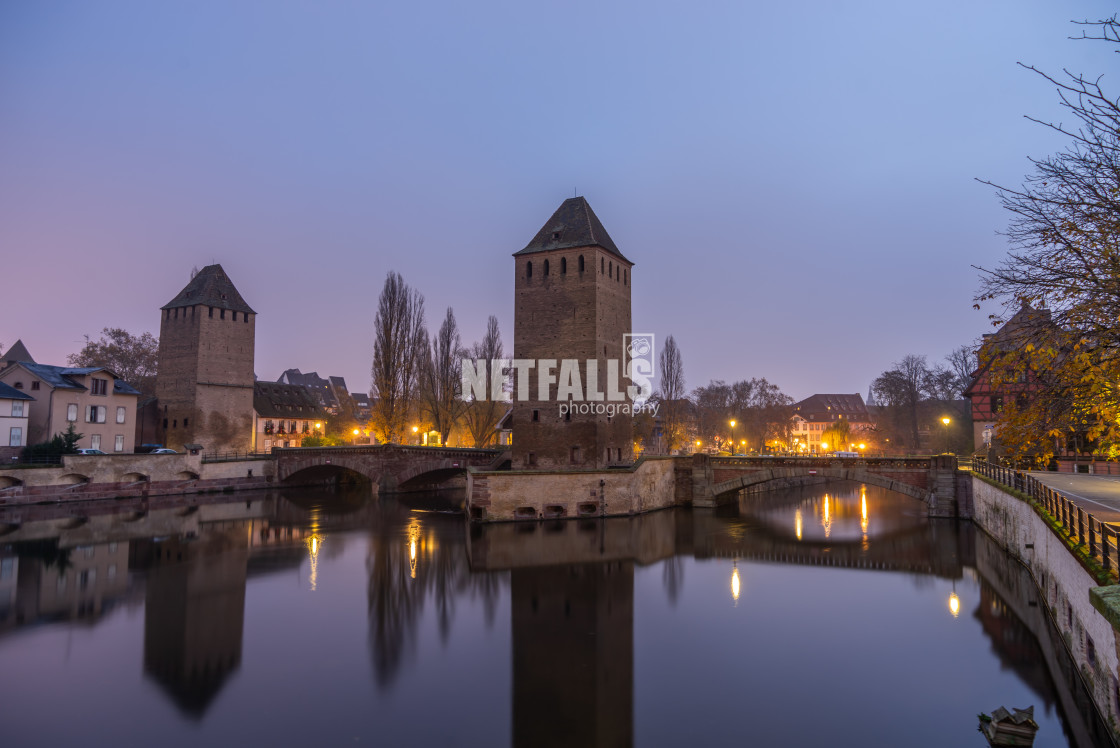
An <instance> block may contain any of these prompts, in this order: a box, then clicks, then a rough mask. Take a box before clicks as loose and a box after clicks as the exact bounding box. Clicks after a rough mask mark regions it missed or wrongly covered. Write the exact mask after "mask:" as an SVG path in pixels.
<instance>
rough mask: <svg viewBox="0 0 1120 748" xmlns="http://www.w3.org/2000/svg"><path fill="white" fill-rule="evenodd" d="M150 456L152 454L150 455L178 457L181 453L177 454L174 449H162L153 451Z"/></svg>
mask: <svg viewBox="0 0 1120 748" xmlns="http://www.w3.org/2000/svg"><path fill="white" fill-rule="evenodd" d="M148 454H150V455H177V454H179V453H178V452H176V451H175V450H174V449H166V448H160V449H153V450H152V451H151V452H149V453H148Z"/></svg>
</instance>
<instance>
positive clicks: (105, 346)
mask: <svg viewBox="0 0 1120 748" xmlns="http://www.w3.org/2000/svg"><path fill="white" fill-rule="evenodd" d="M85 338H86V343H85V345H84V346H82V349H81V350H80V351H78V352H77V353H72V354H70V355H69V356H67V357H66V362H67V363H68V364H70V365H71V366H104V367H105V368H106V369H109V370H110V371H112V372H113V373H114V374H116V375H117V376H118V377H120V378H121V379H123V380H124V381H126V382H128V383H129V384H130V385H132V386H133V387H135V388H136V389H138V390H140V391H141V392H143V393H144V394H146V395H151V394H154V393H155V385H156V364H157V361H158V360H159V340H158V339H157V338H156V337H155V336H154V335H152V334H151V333H148V332H145V333H141V334H140V335H132V334H130V333H129V332H128V331H127V330H122V329H121V328H119V327H106V328H105V329H103V330H102V331H101V337H100V338H98V339H97V340H91V339H90V337H89V336H88V335H86V336H85Z"/></svg>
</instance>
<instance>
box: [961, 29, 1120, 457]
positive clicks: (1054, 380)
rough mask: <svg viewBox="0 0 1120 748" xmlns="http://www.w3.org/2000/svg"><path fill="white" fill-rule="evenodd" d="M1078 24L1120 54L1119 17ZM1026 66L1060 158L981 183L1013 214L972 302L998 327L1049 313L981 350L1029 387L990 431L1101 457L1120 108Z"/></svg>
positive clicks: (1119, 221)
mask: <svg viewBox="0 0 1120 748" xmlns="http://www.w3.org/2000/svg"><path fill="white" fill-rule="evenodd" d="M1078 25H1079V26H1080V27H1081V35H1080V36H1079V37H1075V38H1077V39H1089V40H1096V41H1100V42H1104V43H1106V44H1109V45H1114V46H1115V45H1120V23H1118V22H1117V19H1116V16H1113V17H1111V18H1108V19H1105V20H1101V21H1094V22H1090V21H1086V22H1081V23H1078ZM1024 67H1026V68H1027V69H1028V70H1031V71H1033V72H1034V73H1037V74H1038V75H1039V76H1041V77H1042V78H1043V79H1044V80H1046V81H1047V82H1048V83H1050V84H1052V85H1054V86H1055V87H1056V88H1057V93H1058V98H1059V101H1060V103H1061V106H1062V107H1063V108H1064V109H1065V110H1066V112H1068V113H1069V115H1070V120H1068V121H1067V122H1065V123H1053V122H1045V121H1041V120H1037V119H1034V118H1031V117H1028V119H1031V120H1032V121H1034V122H1038V123H1039V124H1041V125H1043V126H1045V127H1048V128H1050V129H1052V130H1054V131H1055V132H1057V133H1059V134H1061V135H1063V136H1064V137H1065V138H1066V139H1067V145H1066V147H1065V149H1064V150H1062V151H1060V152H1059V153H1056V154H1054V155H1051V156H1048V157H1045V158H1041V159H1034V158H1032V159H1030V161H1031V164H1032V166H1033V171H1032V172H1031V173H1030V174H1029V175H1028V176H1027V177H1025V179H1024V182H1023V184H1022V185H1020V186H1019V187H1006V186H1001V185H997V184H993V183H991V182H984V183H985V184H988V185H990V186H992V187H994V188H995V189H996V192H997V195H998V196H999V199H1000V201H1001V203H1002V204H1003V207H1004V208H1005V209H1006V210H1007V211H1008V212H1009V213H1010V214H1011V219H1010V223H1009V226H1008V229H1007V232H1006V235H1007V238H1008V241H1009V243H1010V250H1009V252H1008V255H1007V258H1006V259H1005V260H1004V261H1003V262H1001V263H1000V264H998V265H997V266H995V267H993V268H990V269H985V268H978V270H980V273H981V286H980V293H979V295H978V297H977V301H978V302H981V301H986V300H997V301H999V302H1001V303H1002V304H1003V308H1004V312H1003V313H1002V314H995V315H992V323H993V325H996V326H998V325H1001V324H1002V323H1003V322H1004V319H1005V318H1007V317H1009V316H1010V315H1012V314H1015V313H1016V312H1017V311H1018V310H1020V308H1022V307H1023V305H1027V304H1029V305H1030V306H1031V307H1033V308H1035V309H1039V310H1042V309H1045V310H1046V311H1047V312H1048V313H1049V314H1048V315H1041V314H1040V315H1036V316H1035V321H1036V322H1037V324H1036V325H1035V326H1034V329H1024V330H1022V331H1021V339H1022V344H1021V345H1020V346H1018V347H1017V348H1014V349H1013V347H1012V346H1010V345H1006V344H1005V345H1003V346H1001V347H1000V349H999V350H995V351H988V352H987V355H988V359H987V360H986V361H985V364H986V365H988V366H989V367H990V369H991V371H992V372H993V373H994V374H996V375H1003V377H1002V381H1000V380H998V379H997V381H994V382H993V384H994V385H996V386H999V385H1001V384H1008V383H1014V382H1017V381H1019V380H1020V379H1021V378H1022V377H1023V376H1024V375H1028V374H1029V376H1030V377H1032V379H1033V380H1035V381H1036V383H1037V385H1038V387H1036V388H1035V389H1034V393H1033V394H1032V395H1028V396H1026V401H1025V402H1024V401H1023V399H1022V398H1018V397H1016V398H1015V399H1016V400H1018V402H1009V403H1007V407H1006V408H1005V410H1004V411H1003V413H1001V414H1000V417H999V424H998V427H997V432H998V435H999V439H1000V440H1001V441H1002V442H1004V443H1005V444H1006V445H1007V446H1008V447H1009V448H1010V449H1011V450H1012V451H1013V452H1016V453H1020V454H1027V453H1032V454H1036V455H1039V456H1042V457H1045V456H1048V455H1049V454H1052V453H1053V452H1054V451H1056V450H1057V449H1059V448H1060V443H1059V442H1060V441H1061V440H1065V441H1066V443H1067V445H1070V446H1072V447H1074V448H1077V449H1091V450H1098V449H1100V450H1103V449H1105V448H1109V447H1110V446H1111V445H1115V444H1120V390H1118V387H1117V384H1116V383H1117V382H1118V381H1120V100H1118V99H1117V98H1116V96H1115V95H1114V93H1109V92H1108V91H1106V90H1105V89H1104V88H1103V87H1102V85H1101V81H1102V80H1103V78H1100V77H1098V78H1093V77H1085V76H1084V75H1081V74H1075V73H1071V72H1069V71H1063V74H1062V75H1060V76H1057V75H1050V74H1047V73H1044V72H1042V71H1040V70H1038V69H1037V68H1035V67H1033V66H1026V65H1024ZM977 307H979V304H977ZM1044 318H1045V319H1044Z"/></svg>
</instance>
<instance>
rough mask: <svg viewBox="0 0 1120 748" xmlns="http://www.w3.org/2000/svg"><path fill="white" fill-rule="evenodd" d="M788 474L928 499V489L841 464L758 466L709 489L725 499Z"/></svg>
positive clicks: (925, 500) (784, 477) (789, 477)
mask: <svg viewBox="0 0 1120 748" xmlns="http://www.w3.org/2000/svg"><path fill="white" fill-rule="evenodd" d="M791 478H830V479H832V480H850V481H855V482H857V483H866V484H867V485H869V486H879V487H880V488H885V489H887V490H888V491H894V492H895V493H900V494H904V495H906V496H909V497H911V498H913V499H917V500H919V501H923V502H928V501H929V491H926V490H924V489H921V488H918V487H917V486H913V485H911V484H909V483H905V482H903V481H900V480H895V479H893V478H888V477H886V476H883V475H879V474H877V473H872V472H869V471H867V470H861V469H852V468H843V467H816V468H808V467H805V468H774V469H769V470H759V471H756V472H753V473H748V474H745V475H740V476H737V477H735V478H732V479H730V480H725V481H723V482H721V483H717V484H715V485H714V486H712V493H713V494H715V496H716V498H717V500H720V499H728V498H730V497H731V495H732V494H737V493H738V492H739V491H741V490H743V489H744V488H750V487H751V486H757V485H760V484H763V483H770V482H771V481H777V480H789V479H791Z"/></svg>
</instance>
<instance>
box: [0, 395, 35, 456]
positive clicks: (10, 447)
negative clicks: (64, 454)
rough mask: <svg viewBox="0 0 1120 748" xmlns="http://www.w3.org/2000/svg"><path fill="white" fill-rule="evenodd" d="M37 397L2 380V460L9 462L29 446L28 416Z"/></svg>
mask: <svg viewBox="0 0 1120 748" xmlns="http://www.w3.org/2000/svg"><path fill="white" fill-rule="evenodd" d="M34 400H35V398H33V397H31V395H29V394H27V393H26V392H21V391H20V390H17V389H16V388H15V387H12V386H11V385H7V384H4V383H3V382H0V460H3V461H5V462H7V461H8V460H10V459H12V458H13V457H19V453H20V452H21V451H22V450H23V448H24V447H26V446H27V431H28V425H27V424H28V417H29V413H30V410H31V405H32V403H33V402H34Z"/></svg>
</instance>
